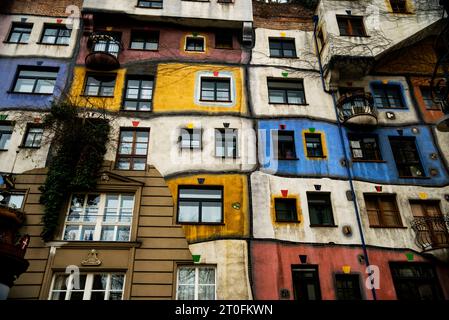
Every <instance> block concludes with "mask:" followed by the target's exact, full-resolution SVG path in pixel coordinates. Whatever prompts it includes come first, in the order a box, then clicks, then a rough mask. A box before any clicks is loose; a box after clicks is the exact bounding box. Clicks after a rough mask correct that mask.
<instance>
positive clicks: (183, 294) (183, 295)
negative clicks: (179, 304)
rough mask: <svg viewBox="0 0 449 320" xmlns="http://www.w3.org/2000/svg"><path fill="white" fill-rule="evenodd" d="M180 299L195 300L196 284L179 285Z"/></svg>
mask: <svg viewBox="0 0 449 320" xmlns="http://www.w3.org/2000/svg"><path fill="white" fill-rule="evenodd" d="M178 299H179V300H194V299H195V286H194V285H178Z"/></svg>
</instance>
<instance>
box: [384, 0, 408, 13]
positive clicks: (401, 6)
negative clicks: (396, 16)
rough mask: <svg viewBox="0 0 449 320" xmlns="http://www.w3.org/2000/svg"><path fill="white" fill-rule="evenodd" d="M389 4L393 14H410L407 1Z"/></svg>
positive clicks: (396, 0)
mask: <svg viewBox="0 0 449 320" xmlns="http://www.w3.org/2000/svg"><path fill="white" fill-rule="evenodd" d="M389 2H390V7H391V10H392V11H393V13H409V12H408V10H407V0H390V1H389Z"/></svg>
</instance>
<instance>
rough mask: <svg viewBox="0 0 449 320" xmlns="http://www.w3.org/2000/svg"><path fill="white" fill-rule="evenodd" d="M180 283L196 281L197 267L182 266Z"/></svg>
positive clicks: (179, 277)
mask: <svg viewBox="0 0 449 320" xmlns="http://www.w3.org/2000/svg"><path fill="white" fill-rule="evenodd" d="M178 283H179V284H194V283H195V268H187V267H186V268H180V269H179V276H178Z"/></svg>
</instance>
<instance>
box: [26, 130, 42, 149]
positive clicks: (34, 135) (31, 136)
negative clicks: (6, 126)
mask: <svg viewBox="0 0 449 320" xmlns="http://www.w3.org/2000/svg"><path fill="white" fill-rule="evenodd" d="M43 135H44V128H42V127H36V126H28V128H27V131H26V134H25V140H24V141H23V144H22V146H23V147H25V148H40V146H41V142H42V136H43Z"/></svg>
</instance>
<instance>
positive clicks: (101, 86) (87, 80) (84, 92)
mask: <svg viewBox="0 0 449 320" xmlns="http://www.w3.org/2000/svg"><path fill="white" fill-rule="evenodd" d="M90 77H92V78H95V80H97V81H99V82H100V84H99V85H98V94H96V95H89V94H88V93H87V85H88V82H89V78H90ZM108 77H110V78H111V79H112V77H114V85H113V86H105V85H104V84H103V83H104V82H107V81H103V80H98V78H100V79H101V78H103V79H105V78H108ZM116 85H117V74H116V73H91V72H87V73H86V75H85V79H84V90H83V96H85V97H98V98H113V97H114V95H115V87H116ZM104 88H113V91H112V94H111V95H102V94H100V93H101V91H102V89H104Z"/></svg>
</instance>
